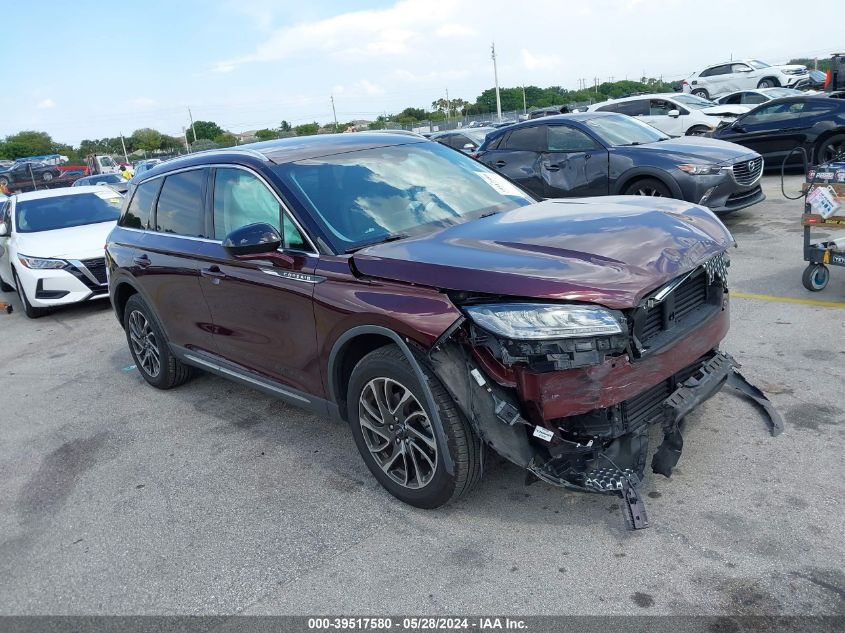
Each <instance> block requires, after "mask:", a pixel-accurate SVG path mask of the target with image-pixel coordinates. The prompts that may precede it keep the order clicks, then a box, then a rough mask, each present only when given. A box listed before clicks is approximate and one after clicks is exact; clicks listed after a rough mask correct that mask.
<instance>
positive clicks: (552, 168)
mask: <svg viewBox="0 0 845 633" xmlns="http://www.w3.org/2000/svg"><path fill="white" fill-rule="evenodd" d="M543 167H545V168H546V170H547V171H560V165H552V164H551V163H550V162H548V161H545V162H544V163H543Z"/></svg>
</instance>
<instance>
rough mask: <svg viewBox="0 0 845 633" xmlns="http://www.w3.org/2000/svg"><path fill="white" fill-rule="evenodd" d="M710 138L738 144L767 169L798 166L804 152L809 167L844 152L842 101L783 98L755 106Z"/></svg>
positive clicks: (844, 112)
mask: <svg viewBox="0 0 845 633" xmlns="http://www.w3.org/2000/svg"><path fill="white" fill-rule="evenodd" d="M713 137H714V138H717V139H721V140H724V141H730V142H732V143H738V144H739V145H743V146H745V147H747V148H749V149H750V150H753V151H755V152H757V153H759V154H761V155H762V156H763V157H764V158H765V159H766V161H767V163H768V164H769V166H772V167H774V166H778V167H779V166H780V165H781V164H782V163H783V161H784V160H785V159H787V158H789V161H788V162H789V163H795V164H800V163H802V162H803V156H802V154H801V153H800V152H798V151H797V148H799V147H800V148H803V149H804V151H805V152H806V153H807V159H808V161H809V162H810V163H812V164H818V163H823V162H826V161H829V160H832V159H833V158H834V157H836V156H837V155H841V154H843V152H845V100H842V99H831V98H830V97H829V96H826V95H825V96H822V95H819V96H808V95H802V96H799V97H786V98H783V99H776V100H774V101H769V102H768V103H764V104H762V105H759V106H757V107H756V108H755V109H754V110H752V111H751V112H749V113H748V114H745V115H743V116H741V117H739V118H738V119H737V120H736V121H734V122H733V123H730V124H728V123H726V124H725V125H724V126H722V127H720V128H719V129H718V130H716V131H715V132H714V133H713Z"/></svg>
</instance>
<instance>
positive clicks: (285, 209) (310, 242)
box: [119, 150, 320, 257]
mask: <svg viewBox="0 0 845 633" xmlns="http://www.w3.org/2000/svg"><path fill="white" fill-rule="evenodd" d="M209 151H217V150H209ZM253 151H254V150H253ZM268 162H269V159H268ZM210 168H218V169H242V170H243V171H246V172H249V173H250V174H252V175H253V176H255V177H256V178H258V179H259V180H260V181H261V182H262V183H263V184H264V186H265V187H267V189H269V190H270V193H272V194H273V197H275V198H276V201H277V202H278V203H279V206H281V208H282V211H283V212H284V213H285V214H286V215H287V216H288V217H290V219H291V220H292V221H293V224H294V226H296V228H297V229H298V230H299V232H300V233H301V234H302V237H304V238H305V240H306V241H307V242H308V245H309V246H310V247H311V249H312V250H310V251H309V250H300V249H293V248H290V249H281V250H282V251H285V250H287V251H290V252H293V253H305V254H306V255H313V256H314V257H319V256H320V252H319V251H318V250H317V247H316V246H314V240H312V239H311V236H310V235H308V233H307V231H305V229H304V228H302V225H301V224H300V223H299V220H297V219H296V217H295V216H294V215H293V213H291V211H290V207H288V205H287V204H285V202H284V200H282V198H281V197H280V196H279V194H278V193H276V190H275V189H273V187H272V186H271V185H270V183H269V182H267V179H266V178H264V176H262V175H261V174H259V173H258V172H257V171H255V170H254V169H252V168H251V167H247V166H246V165H235V164H232V163H205V164H203V165H191V166H190V167H182V168H181V169H174V170H172V171H168V172H166V173H163V174H156V175H155V176H153V177H152V178H147V179H146V180H143V181H141V182H139V183H136V184H135V189H137V188H138V187H139V186H141V185H142V184H146V183H148V182H152V181H153V180H156V179H157V178H165V177H167V176H171V175H173V174H179V173H182V172H186V171H193V170H196V169H210ZM211 186H212V187H214V183H213V182H212V183H211ZM212 194H213V189H212ZM132 197H133V198H134V197H135V193H134V191H133V193H132ZM212 199H213V198H212ZM131 202H132V200H131V199H129V203H131ZM156 206H158V200H156ZM210 211H211V213H212V218H213V217H214V215H213V214H214V209H213V208H212V209H211V210H210ZM119 228H121V229H123V230H125V231H138V232H140V233H147V232H149V233H158V234H159V235H169V236H171V237H182V238H185V239H189V240H195V241H199V242H211V243H213V244H222V243H223V240H217V239H211V238H207V237H191V236H190V235H177V234H176V233H162V232H161V231H156V230H154V229H152V228H150V229H135V228H129V227H125V226H121V227H119ZM282 230H284V227H282ZM283 237H284V236H283Z"/></svg>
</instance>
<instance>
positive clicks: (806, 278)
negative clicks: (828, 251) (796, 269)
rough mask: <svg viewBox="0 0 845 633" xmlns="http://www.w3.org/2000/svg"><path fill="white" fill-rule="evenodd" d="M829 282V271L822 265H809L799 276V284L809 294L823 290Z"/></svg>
mask: <svg viewBox="0 0 845 633" xmlns="http://www.w3.org/2000/svg"><path fill="white" fill-rule="evenodd" d="M828 281H830V270H829V269H828V267H827V266H825V265H824V264H810V265H809V266H807V267H806V268H805V269H804V274H803V275H801V283H803V284H804V287H805V288H806V289H807V290H809V291H810V292H819V291H820V290H824V289H825V286H827V282H828Z"/></svg>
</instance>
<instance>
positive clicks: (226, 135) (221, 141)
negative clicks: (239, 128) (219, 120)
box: [214, 132, 238, 147]
mask: <svg viewBox="0 0 845 633" xmlns="http://www.w3.org/2000/svg"><path fill="white" fill-rule="evenodd" d="M214 142H215V143H216V144H217V146H218V147H232V146H233V145H237V144H238V137H237V136H235V135H234V134H232V133H230V132H223V134H220V135H218V136H215V137H214Z"/></svg>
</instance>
